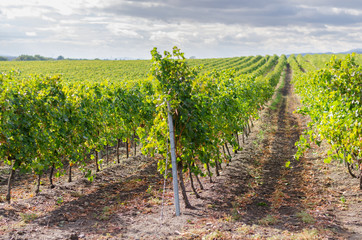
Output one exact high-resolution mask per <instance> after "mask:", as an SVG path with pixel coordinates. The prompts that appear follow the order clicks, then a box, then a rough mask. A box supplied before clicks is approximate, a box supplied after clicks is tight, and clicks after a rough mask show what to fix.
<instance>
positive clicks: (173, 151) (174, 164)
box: [166, 101, 180, 216]
mask: <svg viewBox="0 0 362 240" xmlns="http://www.w3.org/2000/svg"><path fill="white" fill-rule="evenodd" d="M167 110H168V127H169V130H170V143H171V162H172V178H173V197H174V199H175V208H176V216H180V198H179V196H178V181H177V161H176V147H175V134H174V130H173V121H172V115H171V106H170V103H169V102H168V101H167ZM166 167H167V166H166Z"/></svg>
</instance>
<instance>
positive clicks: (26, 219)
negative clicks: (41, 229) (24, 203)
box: [20, 213, 38, 223]
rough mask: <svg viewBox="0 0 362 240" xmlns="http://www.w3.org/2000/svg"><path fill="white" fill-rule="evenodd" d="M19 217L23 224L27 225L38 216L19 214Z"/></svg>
mask: <svg viewBox="0 0 362 240" xmlns="http://www.w3.org/2000/svg"><path fill="white" fill-rule="evenodd" d="M20 217H21V220H22V221H23V222H24V223H29V222H31V221H33V220H35V219H36V218H37V217H38V215H36V214H35V213H20Z"/></svg>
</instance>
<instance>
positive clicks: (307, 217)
mask: <svg viewBox="0 0 362 240" xmlns="http://www.w3.org/2000/svg"><path fill="white" fill-rule="evenodd" d="M296 216H297V217H298V218H300V219H301V220H302V222H304V223H308V224H311V223H314V222H315V219H314V218H313V216H311V215H310V214H309V213H307V212H305V211H301V212H299V213H297V214H296Z"/></svg>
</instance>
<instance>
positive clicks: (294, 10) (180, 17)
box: [100, 0, 362, 26]
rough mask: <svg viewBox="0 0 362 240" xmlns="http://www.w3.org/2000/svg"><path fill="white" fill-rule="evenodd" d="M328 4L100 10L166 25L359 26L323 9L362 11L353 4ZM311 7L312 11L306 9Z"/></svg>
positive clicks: (130, 5)
mask: <svg viewBox="0 0 362 240" xmlns="http://www.w3.org/2000/svg"><path fill="white" fill-rule="evenodd" d="M332 2H333V3H336V4H335V5H334V4H328V1H321V2H317V3H315V2H314V1H313V2H310V3H308V2H304V1H287V0H280V1H266V0H263V1H244V0H243V1H237V0H234V1H216V0H209V1H206V0H203V1H191V0H186V1H185V0H184V1H181V0H177V1H154V3H158V4H160V5H150V4H147V3H148V2H147V1H127V2H120V3H113V4H111V5H108V6H107V7H104V8H103V9H100V10H101V11H104V12H106V13H111V14H114V15H119V16H123V15H128V16H137V17H140V18H146V19H150V20H152V19H153V20H161V21H164V22H175V21H176V22H177V21H185V20H186V21H190V22H203V23H224V24H246V25H250V26H276V25H277V26H283V25H284V26H286V25H290V24H295V25H299V24H305V23H316V24H336V25H345V24H355V23H359V22H361V21H362V19H361V16H355V15H351V14H348V13H346V12H340V13H338V14H337V13H331V12H328V11H324V10H323V7H343V8H351V7H353V8H352V9H362V4H359V5H360V6H356V4H355V5H352V2H351V1H346V4H343V1H332ZM304 6H308V7H310V8H305V7H304Z"/></svg>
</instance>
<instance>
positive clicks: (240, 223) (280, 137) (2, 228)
mask: <svg viewBox="0 0 362 240" xmlns="http://www.w3.org/2000/svg"><path fill="white" fill-rule="evenodd" d="M291 74H292V73H291V70H290V69H289V68H288V69H287V71H286V74H285V84H284V86H283V87H281V88H280V89H279V90H278V91H279V93H280V97H279V100H278V97H276V98H274V100H273V101H274V106H275V107H267V108H265V109H264V110H263V111H262V112H261V117H260V119H259V120H257V121H255V122H254V126H253V127H252V133H251V135H250V136H249V137H248V138H247V139H246V141H245V143H243V144H242V147H243V150H242V151H238V153H236V154H234V156H233V158H232V160H231V162H230V163H229V164H228V165H227V164H226V162H225V163H223V164H222V167H223V170H222V171H221V175H220V176H216V174H215V175H214V176H213V177H212V180H213V182H212V183H210V182H209V179H208V178H203V179H201V181H202V183H203V187H204V189H203V190H201V189H200V186H199V185H198V184H197V183H196V186H197V187H198V188H197V190H198V193H199V194H200V195H201V198H196V196H195V195H194V194H193V193H192V192H191V190H190V189H191V188H190V186H189V182H187V189H189V190H190V191H189V192H188V196H189V198H190V202H191V204H192V205H193V206H194V207H195V208H194V209H185V207H184V204H183V202H181V212H182V214H181V216H179V217H176V216H175V213H174V205H173V192H172V182H171V179H168V180H167V182H166V192H165V193H164V200H162V199H163V198H162V196H163V194H162V188H163V178H162V176H160V175H159V173H158V172H157V159H151V158H147V157H144V156H141V155H138V156H133V157H131V158H129V159H126V158H123V159H122V163H121V164H114V163H113V164H110V165H109V166H108V167H105V168H104V169H103V170H102V171H101V172H100V173H98V174H97V175H96V177H95V179H94V181H93V182H92V183H91V182H89V181H87V180H85V179H84V177H83V176H82V174H81V173H80V172H77V171H75V173H76V174H75V177H74V179H75V181H74V182H71V183H66V181H65V177H63V178H59V179H57V181H56V183H55V184H56V187H55V188H54V189H49V188H48V181H47V180H46V179H44V180H43V185H42V186H41V190H42V191H41V193H40V194H38V195H37V196H34V194H33V191H34V184H29V182H32V181H34V180H35V177H33V176H29V175H26V176H19V175H17V178H16V184H15V186H14V188H13V191H12V193H13V198H14V200H13V201H12V203H11V204H7V203H5V202H4V200H2V201H0V239H39V240H40V239H362V226H361V224H362V220H361V217H362V207H361V204H362V203H361V201H362V198H361V191H360V190H359V189H358V180H357V179H352V178H350V177H349V176H348V175H347V173H346V171H345V170H344V167H343V166H341V165H339V164H329V165H326V164H324V163H323V157H324V156H325V152H326V149H327V148H328V147H327V146H324V147H322V148H316V147H314V148H312V149H311V150H310V151H309V152H308V153H307V154H306V155H305V157H303V158H302V159H301V160H299V161H295V160H294V158H293V155H294V154H295V153H296V150H297V149H296V147H295V145H294V143H295V142H296V141H297V140H298V139H299V136H300V134H301V133H302V131H303V130H304V129H305V127H306V123H307V121H308V119H306V118H304V117H302V116H300V115H298V114H296V113H293V112H294V110H295V109H296V108H297V107H298V104H299V100H298V98H297V96H296V95H295V94H294V92H293V86H292V85H291V84H290V81H291V76H292V75H291ZM240 139H242V138H241V136H240ZM287 161H291V164H290V168H286V167H285V163H286V162H287ZM5 172H6V171H5ZM185 176H186V175H185ZM0 177H1V178H0V182H1V183H0V194H1V196H5V192H6V184H5V182H6V175H4V171H3V172H2V175H0ZM180 196H181V195H180ZM3 198H4V197H3ZM162 202H163V204H162ZM161 213H162V216H161Z"/></svg>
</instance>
